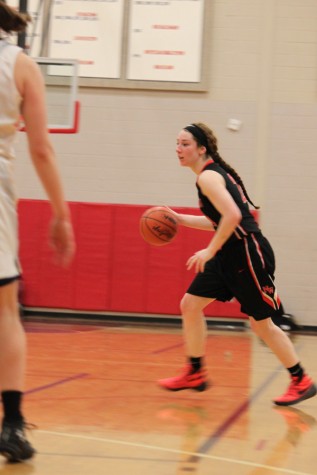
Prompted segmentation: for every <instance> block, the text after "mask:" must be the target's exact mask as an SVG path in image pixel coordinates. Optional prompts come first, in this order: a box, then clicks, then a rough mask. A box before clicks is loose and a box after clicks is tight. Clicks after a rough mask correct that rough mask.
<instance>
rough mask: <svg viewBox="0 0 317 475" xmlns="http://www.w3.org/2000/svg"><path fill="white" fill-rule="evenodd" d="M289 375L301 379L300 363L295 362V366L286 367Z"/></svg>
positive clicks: (302, 372)
mask: <svg viewBox="0 0 317 475" xmlns="http://www.w3.org/2000/svg"><path fill="white" fill-rule="evenodd" d="M287 370H288V371H289V373H290V375H291V376H296V378H298V382H300V381H301V380H302V379H303V376H304V368H303V367H302V366H301V364H300V363H297V364H296V365H295V366H292V367H291V368H287Z"/></svg>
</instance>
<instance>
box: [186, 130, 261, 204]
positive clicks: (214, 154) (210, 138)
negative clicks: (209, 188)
mask: <svg viewBox="0 0 317 475" xmlns="http://www.w3.org/2000/svg"><path fill="white" fill-rule="evenodd" d="M193 125H194V126H196V127H199V129H201V130H202V131H203V133H204V134H205V136H206V139H207V144H208V150H207V153H208V154H210V155H211V158H212V159H213V160H214V161H215V162H217V163H219V165H220V166H221V167H222V168H223V169H224V170H226V172H228V173H229V174H230V175H231V176H232V177H233V178H234V179H235V180H236V182H237V183H238V185H240V186H241V188H242V190H243V193H244V195H245V197H246V199H247V200H248V202H249V203H250V204H251V205H252V206H253V207H254V208H255V209H259V206H256V205H255V204H254V203H253V202H252V200H251V199H250V197H249V195H248V192H247V190H246V188H245V186H244V183H243V181H242V179H241V177H240V176H239V174H238V173H237V172H236V170H235V169H234V168H232V167H231V166H230V165H229V164H228V163H227V162H225V161H224V160H223V158H222V157H221V156H220V155H219V152H218V141H217V138H216V137H215V135H214V133H213V131H212V130H211V129H210V128H209V127H208V126H207V125H206V124H203V123H202V122H196V123H194V124H193ZM196 141H197V139H196ZM199 145H202V144H199Z"/></svg>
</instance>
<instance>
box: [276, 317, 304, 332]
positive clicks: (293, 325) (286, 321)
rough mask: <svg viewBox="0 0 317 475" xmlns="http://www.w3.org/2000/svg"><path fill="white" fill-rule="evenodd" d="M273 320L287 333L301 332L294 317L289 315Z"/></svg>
mask: <svg viewBox="0 0 317 475" xmlns="http://www.w3.org/2000/svg"><path fill="white" fill-rule="evenodd" d="M272 320H273V322H274V323H275V325H277V326H278V327H280V329H281V330H283V331H285V332H296V331H299V330H300V325H298V323H297V322H296V321H295V318H294V317H293V315H290V314H288V313H283V314H282V315H279V316H276V317H273V318H272Z"/></svg>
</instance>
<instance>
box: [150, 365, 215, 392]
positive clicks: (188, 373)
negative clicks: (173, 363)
mask: <svg viewBox="0 0 317 475" xmlns="http://www.w3.org/2000/svg"><path fill="white" fill-rule="evenodd" d="M158 384H159V385H160V386H161V387H162V388H164V389H168V390H169V391H181V390H183V389H193V390H194V391H200V392H201V391H205V390H206V389H208V387H209V386H210V382H209V381H208V379H207V370H206V369H205V368H201V369H200V370H198V371H193V367H192V366H191V365H190V364H188V365H186V367H185V368H184V371H183V373H182V374H181V375H180V376H174V377H172V378H166V379H160V380H159V381H158Z"/></svg>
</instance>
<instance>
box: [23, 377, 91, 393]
mask: <svg viewBox="0 0 317 475" xmlns="http://www.w3.org/2000/svg"><path fill="white" fill-rule="evenodd" d="M87 376H89V373H79V374H75V375H74V376H69V377H68V378H64V379H60V380H59V381H55V382H54V383H49V384H44V385H43V386H38V387H37V388H33V389H29V390H28V391H25V393H24V394H33V393H37V392H39V391H44V390H45V389H50V388H54V387H55V386H59V385H61V384H65V383H69V382H70V381H74V380H76V379H81V378H86V377H87Z"/></svg>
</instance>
